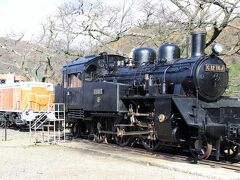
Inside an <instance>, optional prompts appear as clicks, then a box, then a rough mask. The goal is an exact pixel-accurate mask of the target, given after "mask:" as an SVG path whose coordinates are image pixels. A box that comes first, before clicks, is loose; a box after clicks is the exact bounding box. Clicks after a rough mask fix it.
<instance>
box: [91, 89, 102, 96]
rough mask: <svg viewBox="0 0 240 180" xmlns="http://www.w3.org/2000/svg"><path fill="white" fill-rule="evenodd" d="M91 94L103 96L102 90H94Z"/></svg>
mask: <svg viewBox="0 0 240 180" xmlns="http://www.w3.org/2000/svg"><path fill="white" fill-rule="evenodd" d="M93 94H94V95H102V94H103V89H94V90H93Z"/></svg>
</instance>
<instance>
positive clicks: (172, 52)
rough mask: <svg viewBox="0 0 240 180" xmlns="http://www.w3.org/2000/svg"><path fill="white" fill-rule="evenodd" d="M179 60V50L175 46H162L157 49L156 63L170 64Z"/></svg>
mask: <svg viewBox="0 0 240 180" xmlns="http://www.w3.org/2000/svg"><path fill="white" fill-rule="evenodd" d="M179 58H180V48H179V47H178V45H176V44H168V43H167V44H163V45H161V46H160V47H159V49H158V62H159V63H166V62H167V63H169V64H172V63H174V61H175V60H176V59H179Z"/></svg>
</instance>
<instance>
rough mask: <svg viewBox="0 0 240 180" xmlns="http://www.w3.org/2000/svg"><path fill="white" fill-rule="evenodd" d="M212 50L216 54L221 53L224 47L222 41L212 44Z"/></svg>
mask: <svg viewBox="0 0 240 180" xmlns="http://www.w3.org/2000/svg"><path fill="white" fill-rule="evenodd" d="M212 51H213V53H214V54H216V55H220V54H221V53H222V52H223V47H222V45H221V44H220V43H216V44H214V45H213V46H212Z"/></svg>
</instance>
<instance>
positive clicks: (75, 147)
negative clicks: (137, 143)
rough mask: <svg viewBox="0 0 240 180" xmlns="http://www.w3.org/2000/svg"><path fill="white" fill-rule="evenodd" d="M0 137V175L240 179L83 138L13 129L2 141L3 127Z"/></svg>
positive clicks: (9, 177)
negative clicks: (52, 140) (40, 139)
mask: <svg viewBox="0 0 240 180" xmlns="http://www.w3.org/2000/svg"><path fill="white" fill-rule="evenodd" d="M0 138H1V139H0V140H1V141H0V159H1V161H0V167H1V168H0V179H104V180H108V179H124V180H125V179H148V178H149V179H151V180H152V179H184V180H188V179H189V180H190V179H191V180H192V179H194V180H198V179H209V178H211V179H238V177H239V179H240V174H238V173H234V172H231V171H225V170H223V169H210V168H209V167H199V166H198V165H194V167H193V166H191V165H190V164H183V163H177V162H168V161H167V160H162V161H160V160H156V159H154V158H146V157H144V156H141V155H132V154H126V153H122V152H112V151H110V150H107V149H104V148H101V146H99V145H94V144H92V143H90V144H86V143H84V141H83V142H74V141H72V142H66V143H61V144H59V145H33V144H32V143H31V142H30V139H29V134H28V133H26V132H25V133H24V132H19V131H14V130H8V141H3V139H4V131H3V129H0ZM147 162H151V163H154V164H155V165H152V164H151V163H147ZM150 164H151V165H150ZM179 168H180V170H179ZM181 168H185V170H184V169H182V170H181ZM191 169H192V170H193V171H192V172H191ZM211 171H213V173H212V172H211ZM194 172H199V173H194ZM204 172H208V173H206V174H205V173H204ZM209 173H210V176H209V175H208V174H209ZM211 174H213V175H214V174H220V176H216V177H215V178H214V176H212V175H211ZM238 175H239V176H238Z"/></svg>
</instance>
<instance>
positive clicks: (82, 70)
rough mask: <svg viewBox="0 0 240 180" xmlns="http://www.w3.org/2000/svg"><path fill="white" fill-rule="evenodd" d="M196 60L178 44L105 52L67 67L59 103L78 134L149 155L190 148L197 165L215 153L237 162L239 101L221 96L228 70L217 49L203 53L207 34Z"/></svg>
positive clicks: (195, 50) (199, 36) (201, 35)
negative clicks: (133, 147) (138, 147)
mask: <svg viewBox="0 0 240 180" xmlns="http://www.w3.org/2000/svg"><path fill="white" fill-rule="evenodd" d="M191 39H192V41H191V42H192V53H191V57H188V58H180V49H179V47H178V46H177V45H176V44H163V45H161V46H160V47H159V49H158V56H157V55H156V52H155V51H154V50H153V49H151V48H136V49H135V50H134V51H133V53H132V58H130V59H129V58H126V57H123V56H120V55H113V54H107V53H101V54H99V55H92V56H87V57H84V58H82V59H76V60H75V61H72V62H71V63H69V64H67V65H66V66H64V67H63V70H62V73H63V85H62V86H57V87H56V89H55V101H56V102H58V103H60V102H61V103H65V104H66V111H67V112H66V114H67V117H66V118H67V122H68V125H69V126H70V127H71V128H72V132H73V134H74V136H85V137H94V139H95V141H97V142H103V141H107V140H114V141H115V142H116V143H117V144H119V145H120V146H127V145H132V144H133V143H135V142H137V143H141V144H142V145H143V146H144V147H145V148H146V149H148V150H157V149H159V148H161V147H163V146H175V147H184V148H185V147H188V148H189V149H190V152H191V154H192V155H193V156H194V157H195V158H198V159H207V158H208V157H209V156H210V155H211V154H213V153H212V152H214V153H215V154H216V158H217V159H219V157H220V156H224V157H228V158H234V157H236V156H237V155H238V151H239V143H240V102H239V101H238V100H237V99H234V98H230V97H225V96H223V94H224V92H225V90H226V88H227V87H228V69H227V67H226V64H225V63H224V61H223V60H222V59H221V58H220V57H219V54H218V53H219V46H218V45H216V46H214V47H213V49H212V53H211V54H210V55H206V54H205V52H204V49H205V39H206V33H205V32H193V33H192V35H191Z"/></svg>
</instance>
